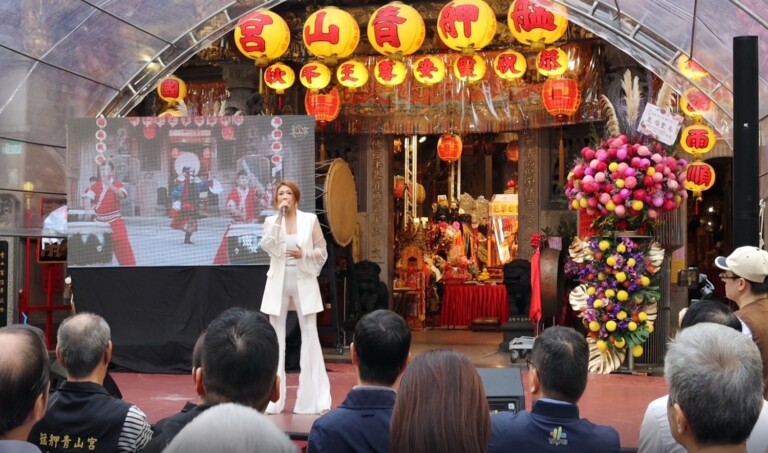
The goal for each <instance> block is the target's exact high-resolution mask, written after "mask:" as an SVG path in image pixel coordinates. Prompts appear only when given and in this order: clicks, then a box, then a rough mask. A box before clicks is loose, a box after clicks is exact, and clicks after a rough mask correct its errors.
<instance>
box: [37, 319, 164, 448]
mask: <svg viewBox="0 0 768 453" xmlns="http://www.w3.org/2000/svg"><path fill="white" fill-rule="evenodd" d="M110 336H111V334H110V329H109V325H108V324H107V322H106V321H105V320H104V318H102V317H101V316H98V315H94V314H92V313H81V314H77V315H74V316H71V317H69V318H67V319H65V320H64V322H62V323H61V326H60V327H59V332H58V336H57V340H58V344H57V345H56V358H57V359H58V361H59V362H60V363H61V364H62V366H63V367H64V369H65V370H66V372H67V380H66V381H65V382H64V383H63V384H62V385H61V386H60V387H59V389H58V390H57V391H56V393H54V394H53V395H51V398H50V401H49V403H48V412H47V413H46V414H45V417H43V419H42V420H40V422H38V423H37V424H36V425H35V426H34V428H32V432H31V433H30V435H29V441H30V442H32V443H34V444H36V445H38V446H40V447H42V450H44V451H47V452H60V451H71V450H73V449H83V450H84V451H85V450H87V451H94V452H110V453H114V452H133V451H141V450H142V449H143V448H144V446H145V445H146V444H147V442H149V439H150V438H151V437H152V428H151V427H150V426H149V422H148V421H147V417H146V415H144V413H143V412H142V411H141V410H139V408H137V407H136V406H134V405H132V404H130V403H126V402H125V401H122V400H120V399H117V398H115V397H114V396H112V395H110V394H109V392H108V391H107V390H106V389H105V388H104V386H103V384H104V377H105V376H106V374H107V367H108V366H109V361H110V359H111V358H112V341H111V340H110Z"/></svg>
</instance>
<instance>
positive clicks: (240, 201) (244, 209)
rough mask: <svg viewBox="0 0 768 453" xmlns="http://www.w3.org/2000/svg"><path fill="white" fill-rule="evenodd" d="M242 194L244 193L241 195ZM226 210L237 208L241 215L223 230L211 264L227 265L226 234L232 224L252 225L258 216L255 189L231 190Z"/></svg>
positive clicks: (236, 188)
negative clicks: (222, 235) (232, 207)
mask: <svg viewBox="0 0 768 453" xmlns="http://www.w3.org/2000/svg"><path fill="white" fill-rule="evenodd" d="M243 192H245V193H244V194H243ZM226 206H227V209H229V208H230V207H231V206H234V207H236V208H237V210H238V212H240V213H242V215H241V216H239V217H233V218H232V221H231V222H230V224H229V225H227V229H226V230H224V237H222V238H221V244H220V245H219V250H218V251H217V252H216V257H215V258H214V259H213V264H229V256H228V251H229V250H228V239H229V237H228V234H229V228H230V226H231V225H232V224H233V223H252V222H254V221H255V220H256V216H257V215H258V208H259V201H258V200H257V198H256V189H254V188H246V189H244V190H242V189H239V188H238V187H234V188H232V190H231V191H230V192H229V195H227V203H226Z"/></svg>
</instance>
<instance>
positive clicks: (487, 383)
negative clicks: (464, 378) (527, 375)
mask: <svg viewBox="0 0 768 453" xmlns="http://www.w3.org/2000/svg"><path fill="white" fill-rule="evenodd" d="M477 374H479V375H480V379H482V380H483V387H484V388H485V396H486V398H488V405H489V406H490V407H491V413H492V414H495V413H497V412H518V411H524V410H525V392H524V391H523V375H522V373H521V371H520V368H478V369H477Z"/></svg>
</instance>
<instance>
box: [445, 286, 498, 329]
mask: <svg viewBox="0 0 768 453" xmlns="http://www.w3.org/2000/svg"><path fill="white" fill-rule="evenodd" d="M479 317H497V318H499V322H500V323H501V324H504V323H506V322H507V321H508V320H509V305H508V304H507V289H506V288H505V287H504V285H464V284H456V285H445V291H444V292H443V307H442V309H441V313H440V324H441V325H442V326H447V327H469V326H470V325H471V324H472V321H473V320H474V319H475V318H479Z"/></svg>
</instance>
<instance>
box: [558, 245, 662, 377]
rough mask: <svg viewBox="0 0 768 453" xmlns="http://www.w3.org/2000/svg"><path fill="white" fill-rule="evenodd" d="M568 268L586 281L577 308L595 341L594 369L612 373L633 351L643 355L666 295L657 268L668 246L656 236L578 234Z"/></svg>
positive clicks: (574, 301)
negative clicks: (633, 236) (660, 288)
mask: <svg viewBox="0 0 768 453" xmlns="http://www.w3.org/2000/svg"><path fill="white" fill-rule="evenodd" d="M568 251H569V255H570V258H571V261H570V262H569V264H568V268H567V269H566V271H567V272H569V273H570V274H571V276H573V277H574V278H577V279H578V280H579V281H580V285H579V286H577V287H576V288H575V289H574V290H573V291H571V293H570V296H569V301H570V304H571V307H572V308H573V309H574V310H575V311H576V312H578V313H580V316H581V317H582V320H583V323H584V326H585V327H586V328H587V332H588V334H587V342H588V343H589V346H590V360H589V371H590V372H593V373H610V372H613V371H614V370H616V369H617V368H618V367H619V366H620V365H621V363H622V362H623V361H624V357H625V356H626V354H627V353H631V354H632V355H633V356H634V357H640V356H641V355H642V354H643V346H642V344H643V343H644V342H645V341H646V340H647V339H648V337H649V335H650V334H651V332H653V322H654V321H655V320H656V312H657V304H658V301H659V299H660V297H661V294H660V290H659V286H658V283H657V275H656V274H657V272H658V270H659V269H660V268H661V264H662V262H663V260H664V249H663V248H662V247H661V244H659V243H658V242H656V241H653V240H651V239H650V238H647V239H646V238H630V237H621V236H616V235H612V236H605V237H595V238H592V239H586V240H584V239H580V238H575V239H574V241H573V243H572V244H571V246H570V248H569V250H568Z"/></svg>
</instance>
